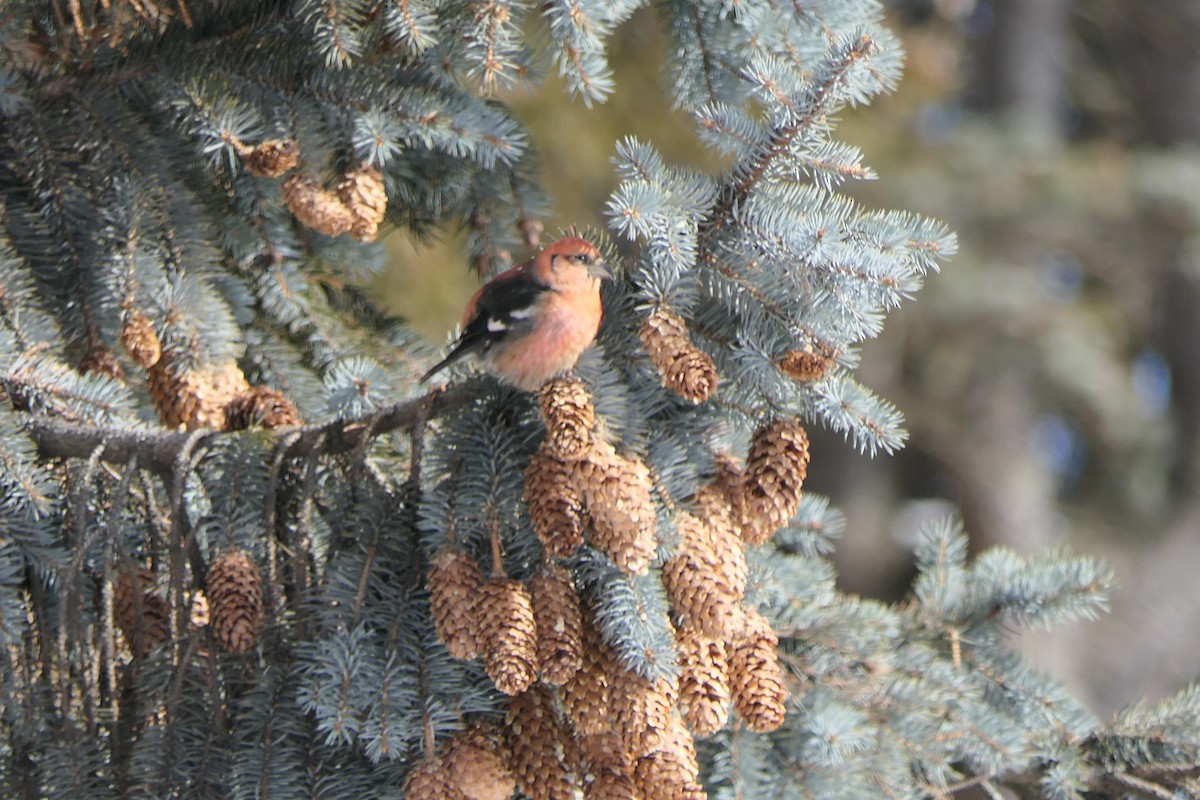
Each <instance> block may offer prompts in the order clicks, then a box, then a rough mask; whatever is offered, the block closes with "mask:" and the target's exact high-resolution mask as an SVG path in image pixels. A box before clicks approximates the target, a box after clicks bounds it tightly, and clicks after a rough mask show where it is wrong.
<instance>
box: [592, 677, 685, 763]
mask: <svg viewBox="0 0 1200 800" xmlns="http://www.w3.org/2000/svg"><path fill="white" fill-rule="evenodd" d="M608 680H609V687H610V689H609V703H610V707H611V708H612V715H613V720H612V721H613V722H615V723H616V728H617V732H618V733H619V735H620V736H621V741H623V742H624V743H625V746H626V747H627V748H628V749H629V751H630V752H631V753H632V754H634V755H639V756H640V755H642V754H643V753H645V752H647V751H648V749H649V747H650V746H651V743H652V741H653V737H654V736H655V733H656V732H658V731H662V730H665V729H666V728H667V726H668V725H669V724H670V718H671V710H672V709H673V708H674V707H675V702H676V701H677V700H678V699H679V688H678V686H677V684H676V682H675V681H674V680H672V679H671V678H666V677H663V678H659V679H658V680H655V681H651V680H649V679H648V678H643V677H642V676H641V675H638V674H637V673H636V672H633V671H632V670H628V669H625V668H624V667H622V666H619V665H618V666H617V668H616V669H615V670H614V671H613V672H612V673H610V674H609V676H608Z"/></svg>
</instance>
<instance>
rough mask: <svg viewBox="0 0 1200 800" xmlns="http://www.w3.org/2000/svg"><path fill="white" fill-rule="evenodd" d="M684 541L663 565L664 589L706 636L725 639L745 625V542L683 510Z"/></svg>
mask: <svg viewBox="0 0 1200 800" xmlns="http://www.w3.org/2000/svg"><path fill="white" fill-rule="evenodd" d="M676 521H677V525H678V531H679V534H680V543H679V547H678V549H677V550H676V551H675V554H674V555H673V556H671V558H669V559H668V560H667V563H666V564H664V565H663V587H664V588H665V589H666V590H667V597H668V598H669V599H670V601H671V608H672V610H673V611H674V612H675V614H677V615H678V616H680V617H682V618H683V619H684V620H685V621H687V622H688V623H689V624H691V625H693V626H695V627H696V628H698V629H699V630H701V631H703V632H704V633H705V634H707V635H709V636H712V637H714V638H718V639H725V638H729V637H730V636H732V635H733V634H734V633H736V632H737V631H739V630H740V629H741V626H742V621H743V614H742V598H744V597H745V594H746V581H747V579H748V575H749V570H748V568H747V566H746V555H745V552H744V551H743V550H742V543H741V540H740V539H736V538H733V537H732V535H730V534H729V533H728V532H727V531H723V530H721V529H718V528H714V527H712V526H709V525H707V524H705V523H704V522H701V521H700V520H699V519H698V518H697V517H695V516H693V515H691V514H688V513H687V512H680V513H679V514H678V515H677V516H676Z"/></svg>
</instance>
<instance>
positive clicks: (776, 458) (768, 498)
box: [741, 420, 808, 545]
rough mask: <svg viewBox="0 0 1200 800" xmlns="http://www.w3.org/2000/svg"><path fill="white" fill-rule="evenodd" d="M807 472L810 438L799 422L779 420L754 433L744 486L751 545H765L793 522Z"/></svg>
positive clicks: (743, 522)
mask: <svg viewBox="0 0 1200 800" xmlns="http://www.w3.org/2000/svg"><path fill="white" fill-rule="evenodd" d="M807 473H808V436H807V434H805V432H804V428H803V427H802V426H801V425H800V423H799V421H798V420H779V421H778V422H775V423H773V424H771V425H768V426H767V427H765V428H762V429H761V430H759V431H757V432H756V433H755V434H754V438H753V440H752V441H751V443H750V455H749V458H748V460H747V467H746V475H745V479H744V481H743V484H742V487H743V493H744V497H745V506H744V508H743V509H742V512H743V515H744V516H743V518H742V519H741V527H742V538H743V539H745V541H746V542H747V543H748V544H755V545H757V544H763V543H764V542H766V541H768V540H769V539H770V538H771V537H772V536H774V535H775V531H777V530H779V528H780V527H782V526H783V525H786V524H787V523H788V521H789V520H791V518H792V517H793V516H794V515H795V513H796V511H798V510H799V508H800V488H801V487H802V486H803V485H804V478H805V476H806V475H807Z"/></svg>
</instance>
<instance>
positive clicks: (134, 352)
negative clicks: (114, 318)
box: [121, 305, 162, 369]
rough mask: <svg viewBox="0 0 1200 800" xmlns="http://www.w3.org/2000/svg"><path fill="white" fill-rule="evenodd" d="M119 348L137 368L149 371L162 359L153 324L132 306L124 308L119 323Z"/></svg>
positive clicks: (160, 347) (160, 346)
mask: <svg viewBox="0 0 1200 800" xmlns="http://www.w3.org/2000/svg"><path fill="white" fill-rule="evenodd" d="M121 347H123V348H125V352H126V353H129V357H130V358H132V359H133V360H134V362H135V363H137V364H138V365H139V366H141V367H144V368H146V369H149V368H150V367H153V366H154V365H155V364H157V363H158V359H159V358H161V357H162V345H161V344H160V343H159V341H158V333H157V332H156V331H155V330H154V323H153V322H151V321H150V320H149V319H148V318H147V317H146V315H145V314H143V313H142V312H141V311H138V310H137V309H136V308H134V307H133V306H132V305H126V306H125V315H124V319H123V320H122V321H121Z"/></svg>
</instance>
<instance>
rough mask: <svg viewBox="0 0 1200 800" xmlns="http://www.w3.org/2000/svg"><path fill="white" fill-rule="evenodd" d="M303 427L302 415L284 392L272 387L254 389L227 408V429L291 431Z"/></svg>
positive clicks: (238, 396)
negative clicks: (294, 427)
mask: <svg viewBox="0 0 1200 800" xmlns="http://www.w3.org/2000/svg"><path fill="white" fill-rule="evenodd" d="M299 424H301V419H300V412H299V411H298V410H297V409H296V407H295V406H294V405H292V401H291V400H288V399H287V398H286V397H284V396H283V392H280V391H277V390H275V389H272V388H270V387H269V386H251V387H250V388H249V389H247V390H246V391H244V392H240V393H239V394H238V395H236V396H235V397H234V398H233V399H232V400H230V401H229V403H228V405H226V406H225V430H227V431H244V430H246V429H247V428H289V427H292V426H294V425H299Z"/></svg>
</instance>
